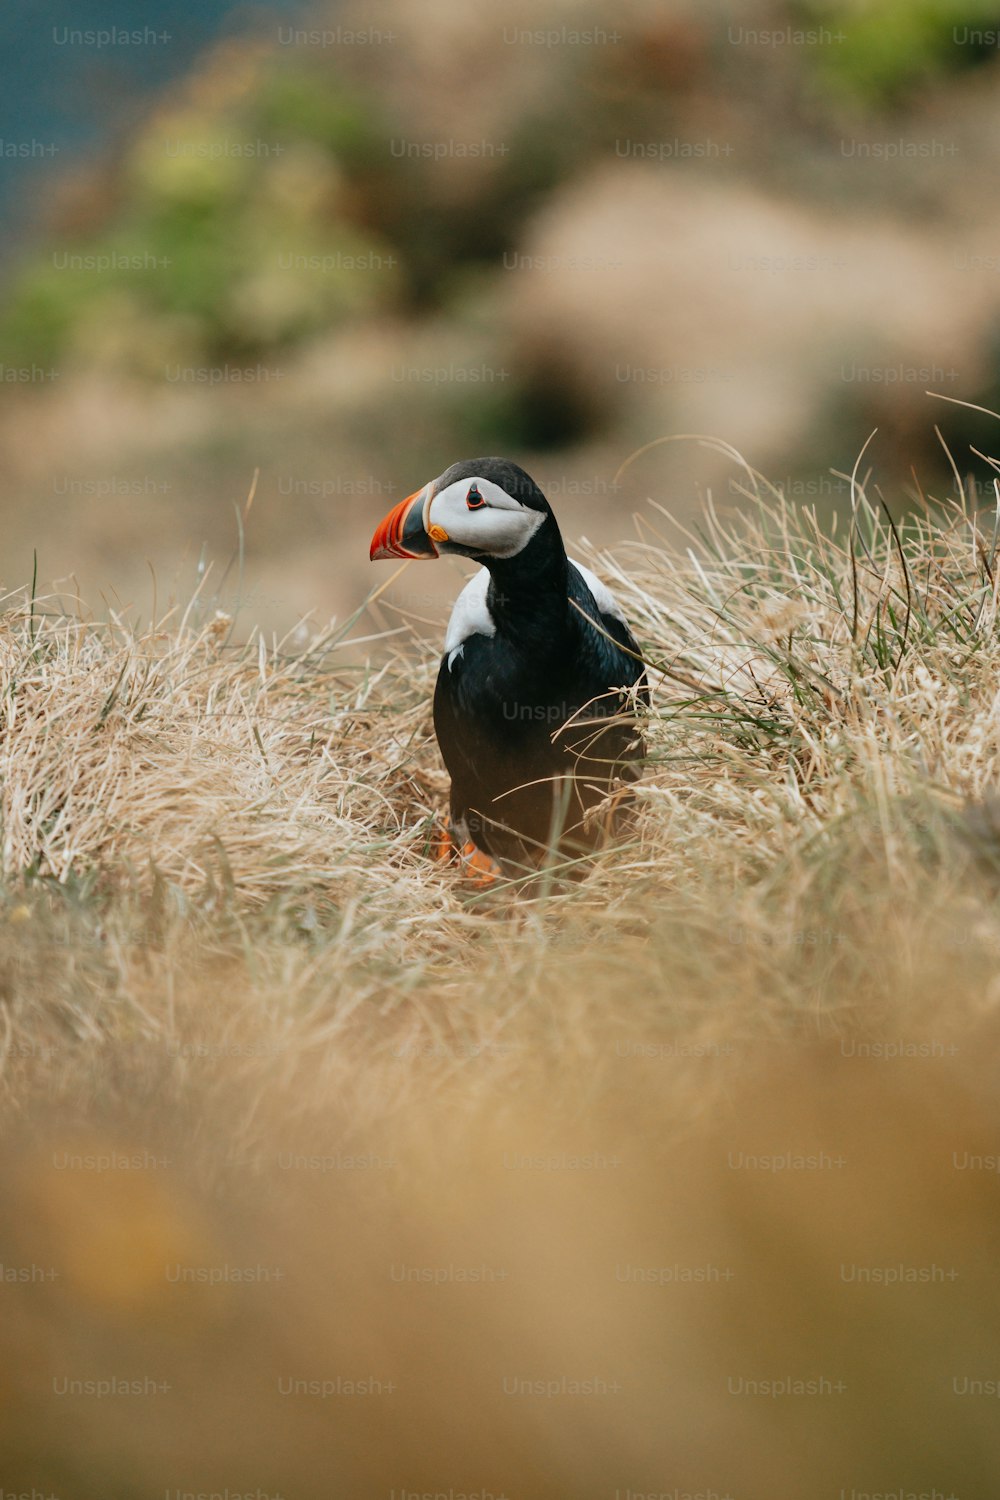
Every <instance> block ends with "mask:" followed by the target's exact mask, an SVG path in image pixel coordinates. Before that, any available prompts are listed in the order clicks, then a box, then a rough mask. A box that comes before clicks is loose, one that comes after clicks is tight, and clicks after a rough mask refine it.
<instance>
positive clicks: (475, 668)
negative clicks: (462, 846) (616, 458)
mask: <svg viewBox="0 0 1000 1500" xmlns="http://www.w3.org/2000/svg"><path fill="white" fill-rule="evenodd" d="M476 479H478V480H480V481H490V482H491V483H492V484H494V485H496V486H499V488H500V490H502V491H503V492H504V495H506V496H509V497H512V498H513V500H515V501H516V502H518V506H519V507H521V508H524V509H528V510H530V511H534V512H540V513H541V520H540V522H539V521H537V520H535V519H534V518H532V517H530V516H529V517H528V520H527V524H528V525H529V526H531V527H534V529H533V531H532V534H531V535H530V538H529V539H528V540H527V541H526V543H525V544H524V545H523V546H522V547H521V548H520V550H518V551H516V552H514V553H513V555H508V556H497V555H491V553H490V552H488V551H485V550H477V548H476V546H475V545H474V544H472V543H470V542H469V540H468V537H471V535H472V532H473V530H474V527H475V524H476V523H475V522H470V523H469V527H468V537H467V539H466V541H465V542H464V543H463V542H461V541H458V540H457V539H456V538H455V536H454V532H451V533H449V534H448V535H447V537H446V538H445V541H444V542H440V543H439V544H438V545H440V546H441V549H442V550H446V551H453V552H458V553H460V554H462V555H465V556H469V557H474V558H476V559H477V560H478V561H480V562H481V563H483V564H484V566H485V567H486V568H487V569H488V570H489V575H490V577H489V584H488V588H487V589H486V591H485V612H484V613H476V610H477V609H478V605H476V604H473V605H470V606H469V609H471V610H472V612H473V613H472V617H471V618H470V621H469V626H470V628H469V632H468V633H467V634H464V636H463V639H462V640H461V642H460V643H459V645H458V646H452V649H451V650H446V652H445V655H444V656H443V657H442V660H441V666H440V670H439V672H438V678H437V686H436V689H435V693H434V727H435V731H436V733H437V738H438V742H439V744H440V747H441V753H442V755H443V757H444V762H445V765H446V766H447V769H448V771H449V773H450V775H451V817H452V823H453V826H454V829H455V833H456V835H457V836H458V839H459V841H464V839H465V838H466V837H467V838H469V839H471V841H472V842H473V843H474V844H475V845H476V847H477V848H478V849H479V850H481V851H482V853H483V854H485V855H488V856H490V857H492V858H493V859H494V860H496V861H497V862H498V863H499V864H500V865H501V867H502V868H506V869H511V868H512V867H524V866H529V867H533V866H537V865H538V863H539V862H540V860H541V859H542V858H543V857H544V856H545V855H546V853H547V852H548V851H550V850H552V851H555V852H557V853H558V854H559V855H561V856H563V857H566V858H570V859H572V858H573V857H575V856H579V855H581V854H585V853H587V852H589V851H591V850H593V848H594V847H595V846H596V845H597V844H599V843H600V842H602V841H603V839H604V838H605V837H606V835H607V833H608V832H609V831H610V830H611V829H612V828H613V827H614V825H615V824H616V823H617V821H618V819H619V817H620V813H621V808H622V805H623V804H625V803H626V802H627V800H628V798H627V791H626V788H627V785H628V783H629V782H632V781H634V780H635V779H636V778H637V777H638V775H639V774H640V771H641V762H642V758H643V755H644V741H643V736H642V732H641V729H640V727H639V724H638V722H637V711H640V710H641V709H642V708H644V707H645V706H648V702H649V692H648V685H647V681H646V674H645V670H644V668H643V665H642V660H641V655H640V652H639V647H638V645H637V643H636V641H635V638H634V637H633V635H632V632H631V631H630V630H629V628H628V626H627V625H626V624H625V622H624V620H623V619H621V618H620V617H619V615H618V614H617V613H613V612H611V610H613V609H615V608H616V606H615V605H614V601H613V600H612V599H611V597H610V595H608V594H607V593H606V591H605V590H603V589H602V588H601V586H600V585H599V584H598V583H597V580H596V579H594V580H593V584H591V583H590V582H588V579H587V578H586V577H585V576H584V574H583V573H582V572H581V571H580V570H579V568H578V567H577V566H576V565H575V564H574V563H572V562H570V560H569V559H568V558H567V555H566V549H565V547H564V545H563V540H562V536H561V534H560V531H559V526H558V523H557V521H556V518H555V515H554V514H553V512H552V508H551V506H550V505H549V503H548V501H547V500H546V498H545V497H544V495H543V494H542V492H541V490H539V488H538V486H537V485H536V484H535V483H534V481H533V480H532V479H531V478H530V477H529V476H528V475H527V474H526V473H525V472H524V470H523V469H520V468H518V467H517V465H515V464H512V463H509V462H508V461H506V460H504V459H497V458H490V459H475V460H470V461H468V462H464V463H461V464H456V465H454V466H453V467H452V468H450V469H448V470H447V471H446V473H444V474H443V475H442V476H441V477H440V479H438V480H435V481H434V484H433V487H432V488H431V489H430V492H429V494H428V496H427V501H426V505H427V507H428V509H425V511H424V515H425V517H426V516H427V515H428V514H430V515H433V511H432V510H430V509H429V507H430V505H431V501H432V499H433V497H434V496H436V495H440V494H442V493H443V492H445V491H447V490H449V488H450V487H452V486H456V482H457V481H464V480H469V481H470V486H469V490H468V493H467V494H466V492H465V490H464V488H462V487H459V488H458V489H457V491H455V492H454V493H457V494H459V495H464V496H465V504H466V505H467V507H468V509H469V511H470V512H471V511H473V510H475V511H478V510H479V509H480V507H481V506H482V505H483V498H482V496H481V495H480V494H479V493H478V490H477V489H475V488H474V487H473V485H472V484H471V481H473V480H476ZM484 488H485V486H484ZM424 494H425V492H420V494H419V495H418V496H417V497H416V499H417V500H420V499H421V497H422V496H423V495H424ZM413 498H414V497H411V499H413ZM451 503H452V504H454V502H453V501H452V502H451ZM406 504H407V502H404V507H405V506H406ZM404 507H398V508H397V510H398V511H399V512H401V515H402V516H403V517H406V518H407V520H406V525H407V528H408V530H407V532H406V539H407V543H408V545H411V546H412V547H413V548H414V549H415V551H414V553H413V555H426V553H424V552H422V551H421V550H420V549H421V546H422V541H421V540H419V539H415V535H416V532H417V530H418V527H417V522H416V520H414V519H413V514H412V508H411V511H410V512H407V511H406V510H405V509H404ZM522 515H523V510H522ZM387 519H388V518H387ZM477 520H478V518H477ZM386 524H387V523H383V528H384V527H385V526H386ZM427 529H428V530H429V533H430V535H431V537H434V536H435V527H434V526H433V525H430V526H429V527H428V528H427ZM397 530H398V532H402V530H403V521H402V519H401V520H400V522H399V525H398V528H397ZM378 537H379V533H377V534H376V542H377V541H378ZM373 555H379V556H384V555H387V553H386V551H385V550H381V551H378V552H377V553H376V543H375V542H373ZM392 555H408V554H407V553H406V552H405V551H402V550H401V549H396V550H393V553H392ZM591 576H592V575H591ZM595 591H596V592H597V593H598V594H599V597H600V601H601V602H600V603H599V602H598V598H595ZM467 592H468V591H467ZM460 602H461V601H460ZM602 606H603V607H602ZM467 612H468V611H467ZM477 625H478V626H479V628H476V627H477ZM491 628H492V633H490V630H491ZM616 791H618V792H620V795H619V796H618V797H616V798H614V799H613V802H614V804H615V805H614V806H613V807H612V809H611V810H610V812H609V813H608V815H607V816H606V817H593V816H588V814H591V813H592V811H593V810H594V809H596V808H597V807H598V805H599V804H601V803H605V802H606V799H607V798H608V795H609V793H613V792H616Z"/></svg>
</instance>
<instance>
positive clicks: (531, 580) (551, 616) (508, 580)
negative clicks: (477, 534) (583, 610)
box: [485, 515, 569, 652]
mask: <svg viewBox="0 0 1000 1500" xmlns="http://www.w3.org/2000/svg"><path fill="white" fill-rule="evenodd" d="M485 562H486V566H487V568H488V569H489V571H490V579H491V581H490V588H489V593H488V595H487V604H488V606H489V611H490V614H491V615H492V617H493V620H494V623H495V625H496V628H497V632H498V634H500V635H503V636H507V637H509V638H510V639H512V640H515V641H517V642H518V644H519V645H520V646H521V647H522V648H523V649H524V650H527V651H532V652H539V651H542V650H545V651H550V650H551V649H552V648H553V647H554V646H556V645H558V643H560V642H561V641H562V640H563V638H564V636H565V633H566V628H567V616H568V614H569V600H568V597H567V588H568V570H569V562H568V560H567V557H566V548H565V547H564V546H563V540H562V536H561V535H560V533H559V527H558V525H557V523H556V519H555V517H554V516H552V515H549V516H547V517H546V519H545V522H544V524H543V525H542V526H540V527H539V528H538V530H537V531H536V532H535V535H534V536H533V537H532V538H531V541H530V542H529V543H528V545H527V546H526V547H524V548H523V549H522V551H520V552H518V553H516V554H515V556H514V557H492V558H486V559H485Z"/></svg>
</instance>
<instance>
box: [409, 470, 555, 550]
mask: <svg viewBox="0 0 1000 1500" xmlns="http://www.w3.org/2000/svg"><path fill="white" fill-rule="evenodd" d="M470 492H471V495H472V501H473V504H472V507H470V505H469V496H470ZM544 520H545V513H544V512H543V511H540V510H532V508H531V506H530V505H522V504H521V503H520V501H518V500H515V499H513V497H512V496H511V495H508V494H507V492H506V490H502V489H501V488H500V486H499V485H498V484H494V483H493V481H492V480H490V479H476V478H475V476H472V477H470V478H469V479H456V480H455V482H454V484H450V485H449V486H448V488H447V489H444V490H441V491H440V492H439V493H438V494H436V495H435V496H434V498H433V499H432V500H431V502H430V505H425V509H424V526H425V528H426V530H427V532H428V534H429V535H430V536H431V537H433V536H434V532H433V531H432V530H431V527H432V526H436V527H439V528H440V529H441V530H442V531H444V532H446V533H447V537H448V541H449V542H454V543H455V544H456V546H459V547H468V549H469V550H470V551H471V552H481V553H483V554H484V555H485V556H487V557H516V556H517V554H518V553H519V552H520V551H521V550H522V548H524V547H526V546H527V545H528V543H529V542H530V541H531V538H532V537H533V536H534V534H535V532H536V531H537V530H538V528H539V526H541V524H542V522H543V521H544ZM435 540H437V539H436V538H435ZM445 545H446V544H445Z"/></svg>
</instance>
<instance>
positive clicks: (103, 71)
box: [0, 0, 303, 262]
mask: <svg viewBox="0 0 1000 1500" xmlns="http://www.w3.org/2000/svg"><path fill="white" fill-rule="evenodd" d="M302 9H303V6H302V4H301V0H267V3H265V4H259V5H255V6H253V7H250V6H247V5H245V4H233V3H232V0H150V3H148V4H138V3H135V0H108V3H106V4H104V5H98V4H93V3H90V0H2V3H0V70H2V71H0V153H2V154H0V255H2V260H3V261H4V262H6V261H8V260H9V258H10V256H11V254H12V252H14V251H16V248H17V246H18V242H19V241H22V242H23V240H24V239H26V238H28V237H30V235H31V233H32V231H33V230H35V229H38V228H40V227H41V226H42V225H43V224H44V218H45V195H46V193H47V191H48V189H49V183H50V180H51V176H52V173H53V172H56V173H59V172H65V171H67V170H72V168H73V165H74V163H78V162H80V161H81V160H84V159H86V158H88V157H91V156H93V155H94V154H95V153H99V152H100V151H101V150H102V149H103V148H105V147H107V146H108V145H109V144H110V143H111V142H112V141H114V140H115V139H118V138H120V137H121V136H122V134H123V133H125V132H127V131H128V129H129V127H130V125H131V124H133V123H134V122H135V121H136V120H137V119H141V117H142V115H143V114H144V113H145V111H146V110H148V108H149V106H150V104H151V102H152V101H153V100H154V99H155V97H156V94H157V92H158V91H159V90H161V89H163V88H164V87H165V86H166V85H167V84H169V83H170V82H171V81H172V80H174V79H176V78H178V77H180V76H181V75H183V74H184V73H185V72H186V71H187V70H188V69H189V68H190V66H191V64H192V62H193V61H194V60H195V58H196V57H197V56H198V54H199V53H200V52H202V51H203V50H204V49H205V47H207V46H208V45H209V44H210V43H212V42H213V41H215V40H216V39H217V38H219V37H221V36H223V35H226V34H230V33H233V32H242V31H246V30H250V29H261V28H272V27H273V26H274V25H275V24H276V22H277V21H279V20H281V19H282V18H287V17H288V16H289V15H290V14H291V15H294V14H299V13H301V11H302ZM114 28H117V29H118V30H119V31H124V32H142V33H143V35H144V37H145V36H146V33H147V29H148V32H150V33H152V38H151V39H149V40H144V41H143V42H142V43H141V44H138V45H136V44H129V45H124V44H117V45H103V46H98V45H96V43H79V42H73V41H70V40H68V39H67V33H72V32H81V31H82V32H87V31H94V32H96V31H100V30H104V31H108V30H111V29H114ZM12 148H14V149H16V150H17V151H18V152H24V151H26V150H27V151H30V152H31V153H32V154H30V155H21V154H19V155H16V156H11V155H9V154H6V153H8V152H9V151H10V150H11V149H12Z"/></svg>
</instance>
